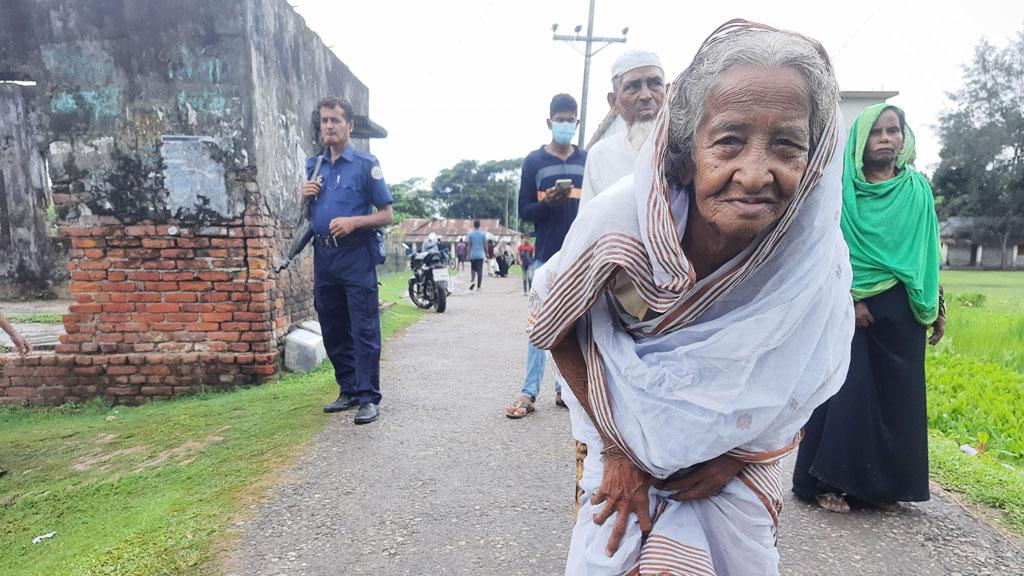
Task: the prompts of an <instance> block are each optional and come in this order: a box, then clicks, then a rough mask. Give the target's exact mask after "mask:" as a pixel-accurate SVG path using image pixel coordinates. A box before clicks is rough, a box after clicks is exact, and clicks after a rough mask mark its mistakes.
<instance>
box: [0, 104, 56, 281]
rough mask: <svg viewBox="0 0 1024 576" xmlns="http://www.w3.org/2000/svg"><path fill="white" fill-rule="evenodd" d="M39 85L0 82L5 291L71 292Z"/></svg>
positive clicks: (0, 273)
mask: <svg viewBox="0 0 1024 576" xmlns="http://www.w3.org/2000/svg"><path fill="white" fill-rule="evenodd" d="M37 92H38V88H37V87H35V86H20V85H17V84H0V297H4V298H15V299H18V298H53V297H62V296H63V297H66V295H67V282H68V242H67V241H66V240H65V239H62V238H60V237H59V236H58V235H57V234H56V231H57V222H56V219H55V218H51V217H50V215H49V213H48V208H49V206H50V204H51V198H50V193H49V189H48V186H47V183H46V167H45V153H46V152H45V151H46V127H45V126H44V125H43V124H44V121H45V116H44V115H42V114H40V113H39V111H38V110H37V108H36V96H37Z"/></svg>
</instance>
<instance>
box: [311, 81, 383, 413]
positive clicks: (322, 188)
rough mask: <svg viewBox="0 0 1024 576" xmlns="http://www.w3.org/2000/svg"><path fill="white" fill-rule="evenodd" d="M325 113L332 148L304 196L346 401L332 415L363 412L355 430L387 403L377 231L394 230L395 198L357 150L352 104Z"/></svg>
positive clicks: (326, 326) (324, 103) (322, 310)
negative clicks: (382, 376) (382, 362)
mask: <svg viewBox="0 0 1024 576" xmlns="http://www.w3.org/2000/svg"><path fill="white" fill-rule="evenodd" d="M317 110H318V111H319V116H320V135H321V138H322V139H323V144H324V149H323V153H322V159H320V158H319V157H317V156H314V157H312V158H310V159H309V160H308V161H307V162H306V183H305V184H304V185H303V187H302V195H303V196H304V197H305V198H307V199H308V201H309V202H310V225H311V226H312V228H313V232H314V233H315V236H314V237H313V246H314V258H313V270H314V280H313V284H314V295H313V305H314V307H315V308H316V313H317V316H318V317H319V319H320V326H321V328H322V330H323V337H324V346H325V347H326V348H327V355H328V356H329V357H330V359H331V364H333V365H334V378H335V381H337V383H338V386H340V387H341V393H340V394H339V395H338V399H337V400H335V401H334V402H332V403H330V404H328V405H326V406H324V412H328V413H331V412H341V411H343V410H348V409H349V408H352V407H355V406H358V407H359V410H358V411H357V412H356V416H355V423H356V424H369V423H370V422H373V421H374V420H376V419H377V416H378V415H379V413H380V412H379V408H378V405H379V404H380V397H381V396H380V310H379V307H378V299H377V270H376V264H378V263H379V261H378V258H379V256H380V251H379V249H378V246H377V237H376V234H375V232H374V228H376V227H378V226H387V225H389V224H391V222H392V221H393V219H394V217H393V214H392V211H391V204H392V203H393V202H394V199H393V198H392V197H391V193H390V192H388V187H387V185H385V184H384V175H383V173H382V172H381V169H380V165H379V164H378V163H377V159H376V158H375V157H373V156H372V155H370V154H367V153H364V152H359V151H357V150H356V149H355V148H353V147H352V143H351V142H350V140H349V137H350V134H351V132H352V128H353V127H354V118H355V116H354V113H353V110H352V105H351V104H349V103H348V102H346V101H345V100H342V99H340V98H334V97H327V98H324V99H323V100H321V101H320V102H318V103H317ZM318 160H319V162H318ZM318 164H319V166H318ZM314 171H317V174H316V177H314V175H313V172H314ZM375 208H376V210H374V209H375Z"/></svg>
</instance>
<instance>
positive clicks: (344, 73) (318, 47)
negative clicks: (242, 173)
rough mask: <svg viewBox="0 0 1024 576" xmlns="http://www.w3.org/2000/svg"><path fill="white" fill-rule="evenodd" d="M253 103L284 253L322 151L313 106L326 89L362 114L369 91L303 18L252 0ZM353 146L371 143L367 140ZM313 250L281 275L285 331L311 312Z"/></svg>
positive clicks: (266, 194) (273, 3)
mask: <svg viewBox="0 0 1024 576" xmlns="http://www.w3.org/2000/svg"><path fill="white" fill-rule="evenodd" d="M249 2H250V6H251V9H250V10H249V19H248V23H247V25H248V30H249V47H250V59H251V61H252V69H251V72H252V76H251V80H252V92H251V94H252V107H253V132H254V136H255V137H254V142H255V157H256V165H257V166H259V170H258V172H257V177H256V178H257V182H258V183H259V187H260V190H261V191H262V195H261V198H262V199H263V205H262V206H261V207H260V208H261V210H264V211H265V215H266V216H267V222H266V223H267V224H270V225H271V227H272V229H273V230H274V232H275V234H274V239H273V240H274V243H276V246H277V250H276V252H275V253H274V254H273V256H274V257H281V256H282V255H283V253H284V252H285V251H287V249H288V246H289V245H290V244H291V241H292V237H293V233H294V230H295V222H296V217H297V215H298V211H299V193H298V191H299V186H300V184H301V181H302V179H303V177H304V174H303V172H304V170H305V164H306V158H307V157H309V156H311V155H312V154H314V153H316V151H317V149H318V145H317V143H315V142H314V140H313V138H314V133H313V125H312V117H311V114H312V111H313V109H314V107H315V106H316V102H317V101H318V100H320V98H322V97H324V96H326V95H333V96H340V97H342V98H345V99H346V100H348V101H349V102H350V103H352V106H353V107H354V108H355V111H356V114H361V115H368V113H369V91H368V90H367V88H366V86H365V85H363V83H362V82H360V81H359V80H358V79H357V78H356V77H355V76H354V75H353V74H352V72H351V71H350V70H349V69H348V67H347V66H345V65H344V64H343V63H342V62H341V61H339V60H338V59H337V58H336V57H335V56H334V54H333V53H331V51H330V50H328V49H327V48H326V47H325V46H324V45H323V43H322V42H321V41H320V40H319V38H318V37H317V36H316V35H315V34H313V32H312V31H310V30H309V28H308V27H307V26H306V24H305V22H304V20H303V19H302V18H301V17H300V16H299V15H298V14H297V13H295V11H294V10H292V9H291V7H289V6H288V5H287V3H284V2H279V1H277V0H249ZM353 143H354V145H355V146H356V147H357V148H359V149H362V150H367V149H368V143H367V141H366V140H355V141H354V142H353ZM311 254H312V249H311V248H307V251H306V252H305V253H304V254H303V257H302V258H301V259H300V260H298V261H297V262H294V263H292V265H291V266H290V267H289V269H288V270H287V271H286V272H285V273H284V274H282V275H281V276H279V277H276V278H275V280H276V281H277V283H276V289H275V292H274V304H275V307H274V324H275V328H276V330H277V332H278V334H279V335H280V334H282V333H283V331H284V330H286V329H287V327H288V326H289V325H290V324H293V323H295V322H298V321H301V320H304V319H307V318H311V317H313V289H312V278H313V274H312V257H311Z"/></svg>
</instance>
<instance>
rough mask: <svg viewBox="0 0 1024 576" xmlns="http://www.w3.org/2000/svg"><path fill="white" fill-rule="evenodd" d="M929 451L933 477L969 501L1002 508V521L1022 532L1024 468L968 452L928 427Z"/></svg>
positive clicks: (1005, 524)
mask: <svg viewBox="0 0 1024 576" xmlns="http://www.w3.org/2000/svg"><path fill="white" fill-rule="evenodd" d="M928 455H929V460H930V462H929V463H930V466H931V475H932V478H934V479H935V480H937V481H938V482H939V483H940V484H942V485H943V486H945V487H946V488H948V489H950V490H954V491H956V492H959V493H961V494H964V495H965V496H967V497H968V499H970V500H971V501H973V502H975V503H977V504H983V505H986V506H990V507H992V508H996V509H998V510H1001V511H1002V513H1003V514H1002V518H1001V519H1002V524H1003V525H1004V526H1005V527H1007V528H1009V529H1011V530H1013V531H1015V532H1017V533H1018V534H1020V533H1024V528H1022V527H1024V471H1022V470H1021V468H1020V467H1019V466H1015V465H1012V464H1008V463H1005V462H1002V461H1000V460H999V459H998V458H993V457H992V456H991V455H989V454H981V455H979V456H968V455H967V454H964V453H963V452H962V451H961V450H960V448H959V445H958V444H957V443H956V442H955V441H954V440H951V439H949V438H947V437H946V436H945V435H943V434H942V433H940V432H936V431H931V433H930V434H929V439H928Z"/></svg>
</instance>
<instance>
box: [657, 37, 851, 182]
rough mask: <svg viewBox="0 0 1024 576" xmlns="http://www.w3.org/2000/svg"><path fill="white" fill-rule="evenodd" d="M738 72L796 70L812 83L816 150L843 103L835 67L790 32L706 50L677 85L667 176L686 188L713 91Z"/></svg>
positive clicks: (736, 39)
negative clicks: (736, 68) (689, 165)
mask: <svg viewBox="0 0 1024 576" xmlns="http://www.w3.org/2000/svg"><path fill="white" fill-rule="evenodd" d="M733 66H754V67H759V68H792V69H794V70H796V71H797V72H799V73H800V75H801V76H802V77H803V79H804V80H805V81H806V82H807V88H808V91H809V92H810V95H811V125H810V134H811V142H810V145H811V148H810V153H812V154H813V152H814V149H815V148H816V146H817V144H818V140H819V139H820V138H821V135H822V134H823V133H824V131H825V129H826V128H827V127H828V124H829V123H830V122H832V118H833V116H834V115H835V111H836V106H837V105H838V100H839V85H838V84H837V83H836V79H835V76H834V74H833V73H832V66H831V64H829V62H828V60H827V56H825V55H824V53H823V51H820V52H819V48H818V47H817V46H816V45H815V44H814V43H813V41H811V40H809V39H807V38H804V37H803V36H799V35H797V34H792V33H789V32H771V31H763V30H745V31H741V32H736V33H734V34H730V35H729V36H728V37H727V38H724V39H722V40H719V41H717V42H713V43H712V44H710V45H709V46H706V47H705V48H704V49H702V50H701V51H700V52H698V53H697V55H696V56H695V57H694V59H693V62H692V63H691V64H690V66H689V67H688V68H687V69H686V71H685V72H683V74H682V75H681V76H680V78H679V80H677V82H676V84H674V85H673V91H674V92H675V97H674V98H673V99H672V103H671V105H670V109H669V115H670V116H669V134H668V151H667V153H666V156H665V165H664V169H665V175H666V176H667V177H668V179H669V182H670V183H672V184H675V185H680V184H682V182H681V180H683V179H684V178H683V176H684V175H685V174H686V166H687V163H688V162H690V161H692V158H693V141H694V138H695V137H696V134H697V127H698V126H700V123H701V121H702V120H703V117H704V109H705V108H706V107H707V103H708V96H709V95H710V93H711V89H712V88H713V87H714V86H715V84H716V83H717V82H718V80H719V78H721V77H722V75H724V74H725V73H726V71H728V70H729V69H730V68H732V67H733Z"/></svg>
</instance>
